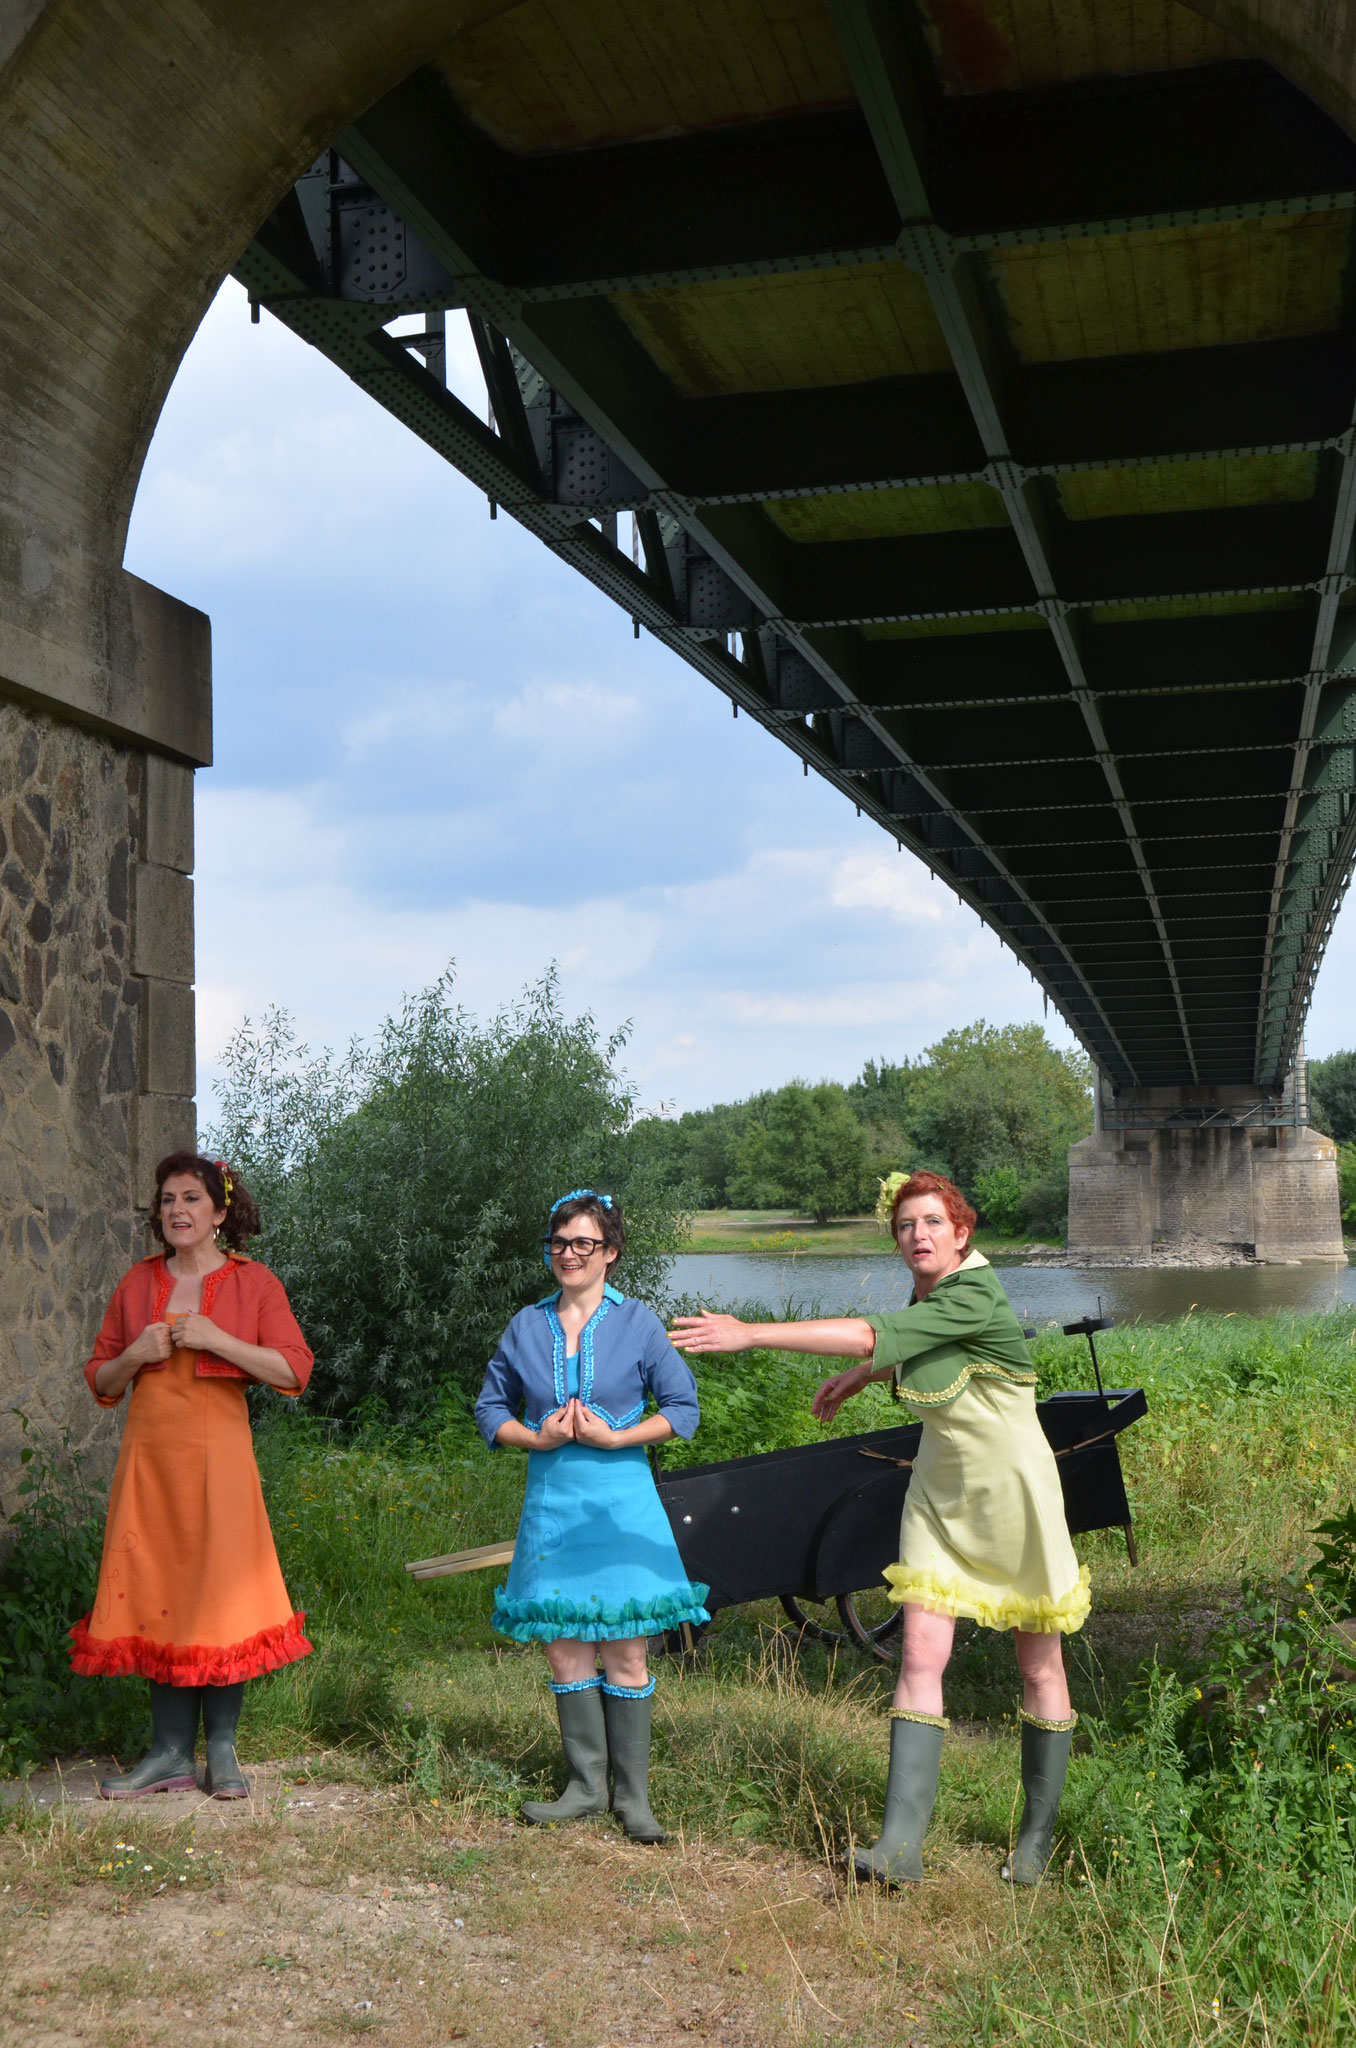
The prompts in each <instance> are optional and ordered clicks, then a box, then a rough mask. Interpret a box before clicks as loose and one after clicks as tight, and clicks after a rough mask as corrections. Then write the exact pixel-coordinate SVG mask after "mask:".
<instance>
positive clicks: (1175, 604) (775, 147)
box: [235, 0, 1356, 1096]
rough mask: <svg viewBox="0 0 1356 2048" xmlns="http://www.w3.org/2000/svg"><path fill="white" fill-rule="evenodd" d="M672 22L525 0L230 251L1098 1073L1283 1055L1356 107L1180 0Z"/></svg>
mask: <svg viewBox="0 0 1356 2048" xmlns="http://www.w3.org/2000/svg"><path fill="white" fill-rule="evenodd" d="M1066 14H1067V17H1068V18H1067V20H1066V19H1065V15H1066ZM1084 16H1086V17H1087V22H1092V21H1094V20H1095V24H1096V33H1095V34H1094V33H1093V32H1092V30H1091V29H1089V28H1087V27H1086V24H1085V27H1084V29H1081V30H1077V32H1075V30H1076V29H1077V23H1078V21H1080V20H1082V19H1083V17H1084ZM681 22H682V27H681V31H680V27H679V20H678V16H677V15H675V14H669V15H668V17H667V20H666V21H661V22H654V21H649V20H644V19H641V18H639V17H638V15H637V12H636V11H635V10H631V9H627V8H625V7H624V6H622V5H621V4H620V0H578V5H576V6H573V7H571V8H568V9H566V8H561V7H558V6H552V5H549V4H547V0H525V4H524V5H522V6H520V7H517V8H514V9H512V10H510V11H508V12H507V13H500V14H497V15H496V16H495V17H494V18H493V19H491V20H489V21H488V22H486V23H485V24H484V25H482V26H481V27H480V28H478V29H474V30H472V31H470V32H468V33H467V34H465V35H463V36H462V37H460V38H459V39H458V40H457V41H456V42H455V43H454V44H452V45H451V46H449V48H448V49H447V50H446V51H445V52H443V53H442V55H441V56H440V57H439V59H438V60H437V62H436V63H434V64H432V65H430V66H429V67H427V68H426V69H425V70H423V71H421V72H418V73H416V74H415V75H414V76H413V77H412V78H410V79H408V80H407V81H406V82H405V83H404V84H402V85H401V86H400V87H399V88H398V89H397V90H395V91H394V92H392V93H391V94H389V95H388V96H387V97H386V98H385V99H383V100H382V101H380V102H379V103H378V104H377V105H376V106H374V107H373V108H372V109H371V110H370V112H369V113H368V114H366V115H365V116H364V117H363V118H362V119H361V120H360V121H359V122H358V123H357V124H356V125H355V126H354V127H353V128H352V129H351V130H350V131H349V132H347V133H346V134H345V135H343V136H342V137H340V138H339V140H338V142H337V144H336V147H335V149H334V150H333V151H332V152H330V153H328V154H327V155H326V156H324V157H323V158H321V159H320V160H319V162H318V163H317V164H316V165H315V166H314V167H313V168H312V169H311V170H310V171H309V172H308V174H307V175H306V176H305V177H303V178H302V179H301V181H300V182H299V183H298V185H297V186H296V188H295V190H294V191H292V192H290V193H289V194H288V195H287V197H286V198H285V199H284V201H283V203H282V204H281V205H280V206H279V208H278V209H277V211H276V212H275V214H274V215H273V216H272V218H271V219H270V220H269V221H268V223H267V224H266V225H265V227H264V228H263V229H262V230H261V232H260V233H259V235H258V237H257V238H256V240H255V242H254V243H253V244H252V245H251V247H250V248H249V249H248V250H247V251H246V252H245V254H244V255H243V257H242V258H241V260H240V262H239V263H238V265H237V266H236V272H235V274H236V275H237V277H239V278H240V279H241V280H242V282H243V283H244V284H245V285H246V287H247V289H248V290H249V292H250V295H251V297H252V299H253V300H254V301H255V302H256V304H261V305H264V306H266V307H267V308H268V309H269V310H270V311H271V312H272V313H274V314H275V315H276V316H277V317H278V318H279V319H281V320H283V321H284V322H285V323H286V324H287V325H288V326H289V327H291V328H292V329H293V330H294V331H295V332H296V333H297V334H299V335H300V336H302V338H304V339H305V340H306V341H308V342H310V343H311V344H313V345H314V346H315V347H317V348H318V349H320V350H321V351H322V352H323V353H324V354H325V355H327V356H328V357H329V358H330V359H331V360H332V361H333V362H335V363H336V364H338V365H339V366H340V367H341V368H342V369H344V370H345V371H346V372H347V373H348V374H349V375H350V376H351V377H352V378H354V380H355V381H356V382H357V383H359V384H360V385H361V386H362V388H363V389H364V390H366V391H367V392H369V393H370V394H371V396H372V397H373V398H374V399H376V400H377V402H378V403H380V404H382V405H383V406H385V407H386V408H387V409H388V410H389V411H390V412H392V413H393V414H394V415H395V416H396V417H398V418H399V419H401V420H402V421H404V422H405V423H406V424H407V425H408V426H409V427H410V428H411V429H412V430H413V431H414V432H415V433H417V434H419V435H420V436H421V437H422V438H423V439H424V440H425V441H427V442H428V443H429V444H430V445H431V446H432V447H433V448H435V449H436V450H437V451H438V452H439V453H440V454H441V455H443V456H444V457H445V458H446V459H447V460H448V461H449V462H451V463H453V464H454V465H455V466H456V467H457V468H458V469H459V470H461V471H462V472H463V473H464V474H465V475H466V476H468V477H469V478H470V479H471V480H472V481H473V482H474V483H475V484H477V485H478V486H479V487H480V488H481V489H483V490H484V491H485V492H486V494H487V496H488V497H489V498H490V499H491V501H492V502H493V504H494V505H496V506H502V507H503V509H504V510H505V511H506V512H507V513H510V514H511V515H512V516H513V517H514V518H516V519H518V520H520V521H521V522H522V524H523V525H525V526H526V527H528V528H529V529H530V530H531V531H532V532H534V533H535V534H537V535H538V537H539V538H540V539H541V540H543V541H544V542H545V544H546V545H547V546H548V547H550V548H551V549H552V550H553V552H554V553H556V554H557V555H559V556H560V557H561V558H562V559H563V560H564V561H566V562H568V563H570V564H571V565H572V566H573V567H575V568H576V569H578V570H579V571H580V572H581V573H582V574H583V575H585V576H586V577H588V578H589V579H590V580H591V581H592V582H593V583H595V584H596V585H597V586H598V587H599V588H601V589H602V590H604V591H606V592H607V594H608V595H609V596H611V597H612V598H613V599H614V600H615V601H616V602H617V603H618V604H619V605H621V606H622V607H623V608H624V609H625V610H626V611H627V612H628V613H629V614H630V616H631V617H632V618H633V619H634V620H636V621H637V625H638V628H639V627H640V626H643V627H644V628H646V629H647V630H648V631H650V632H651V633H653V634H654V635H656V637H658V638H659V639H660V640H662V641H663V642H664V643H665V644H666V645H668V646H670V647H672V648H673V649H674V650H675V652H677V653H679V654H681V655H682V656H683V658H684V659H685V660H687V661H688V662H690V663H691V664H692V665H693V666H694V667H696V668H698V669H699V670H700V671H701V672H702V673H703V674H704V675H706V676H707V677H708V678H709V679H710V680H711V681H712V682H713V683H714V684H715V685H716V687H717V688H718V689H720V690H722V691H723V692H724V693H725V694H726V695H727V696H728V697H729V698H730V699H731V701H732V703H733V704H734V705H735V707H736V709H737V710H742V711H744V712H747V713H748V714H750V715H751V716H753V717H755V718H757V719H758V720H759V721H760V722H761V723H762V724H763V725H764V726H765V727H766V728H767V729H768V730H769V731H771V732H773V733H774V734H775V735H776V736H777V737H778V738H780V739H781V740H782V741H783V742H784V743H785V744H786V745H788V746H790V747H792V748H794V749H795V750H796V751H797V752H799V753H800V755H801V756H802V758H803V759H804V761H805V763H806V764H807V772H808V769H809V768H811V767H812V768H814V769H815V770H816V772H818V773H820V774H822V775H824V776H825V777H827V778H828V779H829V780H830V781H831V782H833V783H834V784H835V786H836V787H838V788H839V789H841V790H842V791H843V793H844V794H845V795H846V796H847V797H849V798H850V799H851V801H852V802H854V803H855V804H856V805H858V806H859V807H860V808H861V809H862V810H863V811H866V812H868V813H869V814H870V815H871V816H872V817H873V818H875V819H876V820H877V821H878V822H879V823H880V824H881V825H882V826H883V827H884V828H885V829H886V830H887V831H888V832H889V833H890V834H892V835H893V836H894V837H895V838H896V839H897V840H899V841H900V842H901V843H902V844H904V845H907V846H909V847H910V848H912V849H913V850H914V851H915V852H916V853H917V854H918V855H919V856H920V857H921V858H922V859H923V860H925V861H926V862H927V863H928V865H929V866H930V867H931V868H932V869H933V870H934V871H935V872H936V873H937V874H938V875H940V876H942V877H943V878H944V879H945V880H946V881H947V882H948V883H949V884H951V885H952V886H954V887H955V889H956V890H957V891H958V893H959V894H960V895H961V896H962V897H963V898H964V899H965V900H966V901H968V902H969V903H970V904H972V905H973V906H974V908H975V909H976V910H977V911H978V912H979V914H980V916H981V917H982V918H983V919H984V920H985V921H986V922H987V923H988V924H989V925H990V926H991V927H992V928H993V929H994V930H995V931H996V932H998V933H999V935H1000V936H1001V937H1002V938H1003V939H1004V940H1005V941H1006V943H1007V944H1008V945H1009V946H1011V947H1012V949H1013V951H1014V952H1015V953H1016V954H1017V956H1018V957H1019V958H1020V959H1021V960H1022V961H1023V962H1024V963H1025V964H1026V965H1027V966H1028V967H1029V968H1030V970H1031V972H1032V973H1033V974H1034V975H1035V977H1036V979H1037V980H1038V981H1039V982H1040V984H1041V985H1042V986H1043V987H1044V988H1045V989H1046V991H1047V992H1048V993H1049V995H1050V998H1051V1000H1052V1001H1053V1002H1054V1003H1055V1004H1056V1005H1057V1007H1058V1008H1059V1010H1060V1011H1061V1013H1062V1014H1063V1015H1064V1017H1065V1018H1066V1019H1067V1020H1068V1022H1069V1024H1070V1025H1071V1027H1072V1028H1073V1030H1074V1031H1075V1032H1076V1033H1077V1035H1078V1037H1079V1038H1080V1039H1081V1041H1082V1042H1083V1044H1084V1045H1085V1046H1086V1047H1087V1049H1088V1051H1089V1053H1090V1054H1091V1055H1092V1057H1093V1059H1094V1060H1095V1062H1096V1064H1097V1066H1098V1067H1099V1069H1100V1070H1101V1072H1102V1073H1103V1074H1104V1075H1105V1076H1106V1078H1107V1081H1108V1082H1109V1084H1110V1085H1111V1087H1112V1089H1113V1090H1123V1089H1127V1088H1157V1087H1179V1086H1191V1085H1192V1084H1199V1085H1200V1086H1201V1087H1209V1086H1210V1085H1212V1084H1213V1085H1226V1086H1235V1087H1237V1086H1240V1085H1241V1086H1245V1087H1253V1088H1256V1089H1257V1090H1258V1091H1260V1093H1261V1094H1262V1095H1263V1096H1265V1095H1266V1094H1268V1093H1270V1094H1272V1095H1279V1094H1280V1091H1281V1090H1282V1087H1283V1085H1284V1082H1285V1077H1286V1075H1287V1073H1288V1071H1289V1070H1290V1068H1291V1066H1292V1065H1293V1062H1294V1058H1295V1052H1296V1048H1297V1045H1298V1041H1299V1034H1300V1031H1301V1029H1302V1025H1303V1020H1304V1015H1305V1011H1306V1009H1307V1005H1308V1001H1309V997H1310V994H1311V991H1312V986H1313V981H1314V977H1315V975H1316V972H1317V969H1318V965H1319V962H1320V959H1321V957H1322V952H1323V948H1324V945H1325V943H1326V940H1327V937H1328V934H1329V932H1330V930H1331V927H1332V922H1333V919H1334V917H1335V915H1336V912H1337V909H1338V906H1339V904H1340V902H1341V899H1342V895H1343V892H1344V890H1345V888H1346V885H1347V881H1348V879H1349V876H1350V874H1351V870H1352V866H1353V862H1354V861H1356V807H1354V806H1353V791H1354V790H1356V757H1354V753H1353V746H1354V743H1356V564H1354V561H1353V536H1354V534H1356V304H1354V303H1353V291H1352V283H1353V270H1352V264H1351V255H1352V239H1353V229H1354V227H1356V147H1353V144H1352V142H1351V140H1350V139H1349V138H1348V137H1347V136H1346V135H1345V134H1344V133H1343V132H1342V131H1341V130H1340V129H1339V128H1338V127H1337V126H1336V125H1335V124H1334V123H1333V122H1332V121H1331V120H1330V119H1329V118H1328V117H1327V116H1326V115H1324V114H1323V113H1321V112H1320V111H1319V110H1318V109H1317V108H1316V107H1315V106H1314V105H1313V104H1312V103H1311V102H1309V101H1308V100H1307V99H1306V98H1305V97H1304V96H1303V95H1302V94H1301V93H1299V92H1298V91H1297V90H1296V89H1295V88H1294V87H1293V86H1291V85H1290V84H1288V83H1287V82H1286V81H1285V80H1284V79H1283V78H1281V77H1280V76H1279V75H1278V74H1277V73H1276V72H1274V71H1273V70H1271V69H1270V68H1269V67H1267V66H1266V65H1264V64H1262V63H1260V62H1258V61H1256V60H1255V59H1253V58H1252V57H1250V56H1249V55H1248V54H1247V53H1246V52H1244V51H1242V50H1240V49H1239V48H1238V47H1237V46H1236V45H1233V44H1232V43H1230V42H1229V41H1228V39H1227V37H1225V36H1224V35H1223V34H1222V32H1220V31H1218V30H1216V29H1214V28H1213V27H1211V26H1210V25H1209V24H1208V23H1206V22H1205V21H1204V20H1203V18H1202V17H1201V16H1199V15H1197V14H1196V13H1194V12H1193V11H1192V10H1190V9H1188V8H1186V7H1182V6H1178V5H1175V4H1173V0H1130V4H1115V0H1109V4H1108V5H1107V6H1106V7H1105V8H1102V7H1100V6H1099V9H1098V10H1097V12H1096V15H1095V17H1094V16H1093V15H1092V14H1091V13H1090V12H1089V10H1086V9H1084V10H1082V12H1081V14H1080V11H1079V10H1076V9H1075V10H1065V11H1064V12H1063V13H1062V12H1061V11H1060V10H1054V9H1050V8H1048V7H1046V6H1044V5H1040V6H1037V5H1036V4H1035V0H1004V4H1003V5H1002V6H1000V5H998V4H997V0H974V4H971V5H968V6H967V7H966V8H964V9H961V8H958V7H954V6H952V5H950V4H948V0H917V4H916V5H914V4H910V5H907V6H906V5H900V4H894V0H892V4H886V0H831V4H830V5H829V6H828V7H827V8H825V7H824V6H823V5H822V4H821V0H720V4H718V5H717V4H715V0H711V4H706V0H699V4H697V5H695V7H694V8H693V9H692V10H690V11H684V12H683V14H682V17H681ZM1061 23H1062V24H1063V26H1061ZM1070 23H1073V24H1074V26H1073V27H1070V26H1069V24H1070ZM977 25H978V26H977ZM793 31H794V33H793ZM981 31H982V33H981ZM684 36H686V37H688V38H692V39H694V40H693V41H692V44H691V47H689V46H688V45H687V44H686V43H685V42H684ZM453 309H460V310H463V311H464V312H465V313H466V315H467V317H468V318H469V321H470V325H471V330H472V333H473V335H474V337H475V341H476V347H477V350H478V353H479V357H480V362H481V366H482V369H483V371H484V377H485V384H486V388H487V391H488V394H489V398H490V404H491V407H492V412H493V419H492V422H486V421H484V420H481V419H480V418H479V417H478V416H477V415H476V414H475V413H474V412H473V411H472V410H471V409H470V408H468V407H467V406H466V405H464V404H463V403H461V401H460V400H459V399H458V398H457V397H456V396H455V395H454V394H453V393H452V392H450V391H449V390H448V389H447V388H446V381H445V377H444V375H443V374H442V350H443V339H444V332H445V328H444V322H445V319H446V315H447V313H448V312H449V311H451V310H453ZM412 314H420V315H422V316H423V318H422V325H421V326H420V327H419V328H418V330H417V331H415V332H410V331H408V330H409V324H410V323H409V318H408V316H410V315H412ZM401 316H405V317H403V318H402V317H401ZM393 327H401V328H403V329H404V330H405V331H402V332H399V333H393V332H390V331H388V330H390V329H391V328H393ZM619 515H622V516H623V517H625V515H630V516H631V522H633V523H632V524H631V532H632V535H633V536H634V539H633V545H632V546H631V547H630V548H628V547H627V546H626V545H625V544H624V543H625V539H626V537H627V536H626V531H625V529H624V528H623V529H620V530H619V527H618V517H619Z"/></svg>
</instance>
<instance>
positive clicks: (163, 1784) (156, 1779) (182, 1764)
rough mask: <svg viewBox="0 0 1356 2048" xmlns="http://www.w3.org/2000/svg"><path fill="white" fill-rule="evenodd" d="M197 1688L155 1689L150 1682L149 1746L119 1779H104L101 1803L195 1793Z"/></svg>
mask: <svg viewBox="0 0 1356 2048" xmlns="http://www.w3.org/2000/svg"><path fill="white" fill-rule="evenodd" d="M198 1694H199V1688H198V1687H197V1686H196V1685H158V1684H157V1683H156V1681H155V1680H154V1679H152V1680H151V1746H150V1749H149V1750H148V1751H147V1753H146V1755H145V1756H144V1757H143V1758H142V1759H141V1762H140V1763H139V1764H137V1765H135V1766H134V1768H133V1769H132V1770H130V1771H124V1772H123V1774H122V1775H121V1777H116V1778H105V1779H103V1781H102V1782H101V1784H100V1786H99V1797H100V1798H101V1799H141V1798H143V1797H144V1796H145V1794H146V1793H148V1792H196V1791H197V1789H198V1780H197V1778H196V1776H195V1775H194V1769H193V1749H194V1745H195V1744H196V1742H197V1739H198Z"/></svg>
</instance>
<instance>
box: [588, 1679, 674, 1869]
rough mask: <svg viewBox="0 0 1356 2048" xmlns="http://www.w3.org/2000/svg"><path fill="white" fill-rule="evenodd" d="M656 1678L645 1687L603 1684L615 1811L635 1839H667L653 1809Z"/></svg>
mask: <svg viewBox="0 0 1356 2048" xmlns="http://www.w3.org/2000/svg"><path fill="white" fill-rule="evenodd" d="M653 1694H654V1680H653V1679H651V1680H650V1683H649V1685H648V1686H646V1687H645V1688H644V1689H643V1690H637V1691H632V1690H631V1688H630V1687H629V1686H611V1685H604V1687H603V1713H604V1715H605V1716H606V1719H607V1755H608V1761H609V1763H610V1764H611V1766H612V1811H613V1812H614V1813H615V1814H616V1816H617V1818H618V1820H619V1821H620V1822H621V1824H622V1826H623V1827H624V1828H625V1830H626V1832H627V1834H628V1835H629V1836H630V1837H631V1840H632V1841H633V1842H667V1840H668V1836H667V1835H666V1834H665V1833H664V1830H663V1828H661V1827H660V1825H659V1822H658V1821H657V1820H656V1819H655V1817H654V1815H653V1814H652V1813H651V1811H650V1707H651V1700H652V1697H653Z"/></svg>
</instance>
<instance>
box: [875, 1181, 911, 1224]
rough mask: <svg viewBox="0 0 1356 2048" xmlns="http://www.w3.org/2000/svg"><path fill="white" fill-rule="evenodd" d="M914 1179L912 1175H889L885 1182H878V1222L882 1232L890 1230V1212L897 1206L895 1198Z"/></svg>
mask: <svg viewBox="0 0 1356 2048" xmlns="http://www.w3.org/2000/svg"><path fill="white" fill-rule="evenodd" d="M912 1179H913V1175H912V1174H911V1173H887V1174H886V1176H885V1178H884V1180H881V1181H878V1182H877V1186H878V1187H879V1188H880V1198H879V1200H878V1201H877V1203H876V1221H877V1223H879V1225H880V1227H881V1229H882V1230H888V1229H889V1228H890V1212H891V1210H892V1209H893V1208H894V1206H895V1196H896V1195H897V1194H898V1193H899V1191H900V1189H901V1188H902V1187H906V1186H907V1185H908V1183H909V1182H910V1181H911V1180H912Z"/></svg>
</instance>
